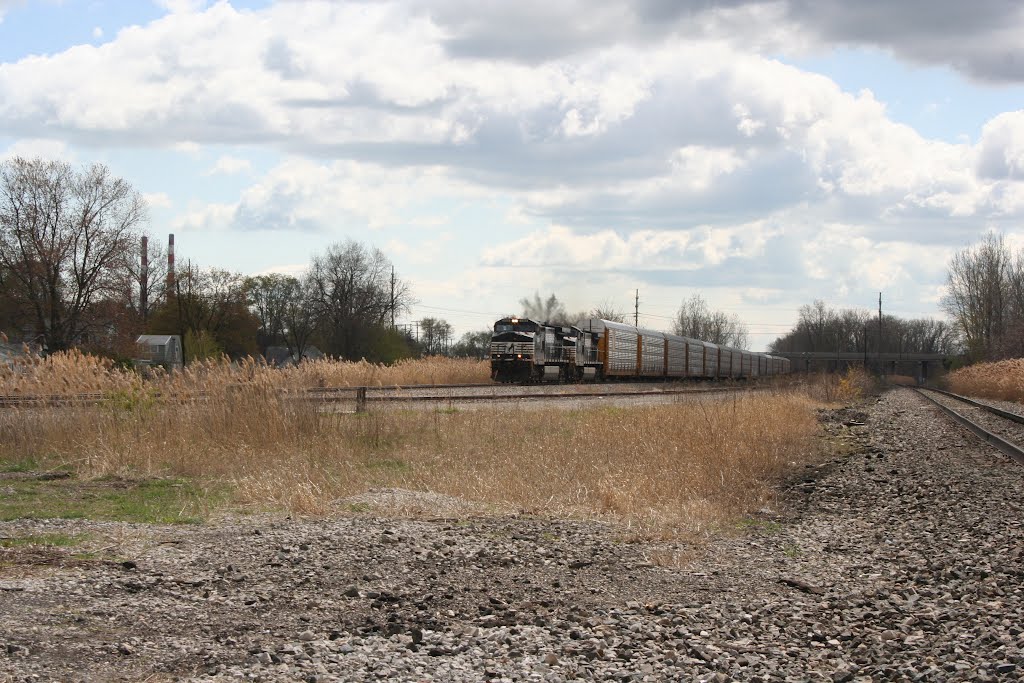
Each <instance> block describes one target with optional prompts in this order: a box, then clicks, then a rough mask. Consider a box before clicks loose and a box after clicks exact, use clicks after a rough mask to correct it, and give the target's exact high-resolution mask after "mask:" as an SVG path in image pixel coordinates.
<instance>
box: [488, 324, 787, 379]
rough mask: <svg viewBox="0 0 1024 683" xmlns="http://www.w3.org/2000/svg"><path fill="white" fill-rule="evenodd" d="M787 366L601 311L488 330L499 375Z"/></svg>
mask: <svg viewBox="0 0 1024 683" xmlns="http://www.w3.org/2000/svg"><path fill="white" fill-rule="evenodd" d="M789 371H790V362H789V360H788V359H786V358H780V357H777V356H772V355H770V354H767V353H755V352H752V351H746V350H743V349H736V348H732V347H729V346H721V345H718V344H712V343H711V342H706V341H701V340H699V339H690V338H689V337H680V336H677V335H673V334H667V333H665V332H658V331H655V330H647V329H644V328H640V327H634V326H632V325H626V324H624V323H617V322H612V321H610V320H603V319H601V318H588V319H586V320H581V321H579V322H578V323H576V324H575V325H570V326H557V325H548V324H545V323H540V322H537V321H536V320H530V319H529V318H518V317H509V318H502V319H501V320H499V321H497V322H496V323H495V324H494V335H493V336H492V337H491V377H492V378H493V379H494V380H496V381H499V382H544V381H547V382H572V381H602V380H609V379H621V380H628V379H658V378H661V379H684V378H694V379H725V378H735V379H739V378H747V377H760V376H768V375H781V374H785V373H788V372H789Z"/></svg>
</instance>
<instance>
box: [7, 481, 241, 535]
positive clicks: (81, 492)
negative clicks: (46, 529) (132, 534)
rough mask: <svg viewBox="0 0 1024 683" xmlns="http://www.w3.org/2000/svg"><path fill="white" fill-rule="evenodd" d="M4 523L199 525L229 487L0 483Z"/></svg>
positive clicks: (179, 483) (172, 483) (224, 499)
mask: <svg viewBox="0 0 1024 683" xmlns="http://www.w3.org/2000/svg"><path fill="white" fill-rule="evenodd" d="M0 487H2V489H3V490H4V493H5V495H4V496H2V497H0V520H4V521H9V520H14V519H96V520H107V521H121V522H141V523H149V524H198V523H200V522H202V521H203V520H204V519H205V518H206V516H207V515H208V514H209V513H210V512H211V511H212V510H213V509H214V508H217V507H220V506H222V505H224V504H225V503H226V502H227V501H228V497H229V491H228V490H227V489H226V487H223V486H220V487H209V488H201V487H199V486H198V485H196V484H195V483H192V482H189V481H186V480H182V479H141V480H130V479H98V480H93V481H80V480H74V479H59V480H40V479H34V478H20V479H6V480H3V479H0Z"/></svg>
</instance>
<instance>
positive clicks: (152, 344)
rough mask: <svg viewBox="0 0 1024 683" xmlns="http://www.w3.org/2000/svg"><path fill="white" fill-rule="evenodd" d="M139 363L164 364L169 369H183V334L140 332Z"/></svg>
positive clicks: (137, 340) (136, 341) (138, 343)
mask: <svg viewBox="0 0 1024 683" xmlns="http://www.w3.org/2000/svg"><path fill="white" fill-rule="evenodd" d="M135 344H136V345H137V346H138V347H139V357H138V358H137V359H136V361H137V363H138V364H139V365H162V366H164V367H165V368H167V369H168V370H181V368H182V358H181V336H180V335H177V334H140V335H139V338H138V339H136V340H135Z"/></svg>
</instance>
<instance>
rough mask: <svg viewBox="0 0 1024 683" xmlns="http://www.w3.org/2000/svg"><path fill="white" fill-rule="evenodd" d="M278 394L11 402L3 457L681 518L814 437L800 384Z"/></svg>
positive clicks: (3, 424)
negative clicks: (388, 402) (591, 403)
mask: <svg viewBox="0 0 1024 683" xmlns="http://www.w3.org/2000/svg"><path fill="white" fill-rule="evenodd" d="M285 396H286V395H283V394H281V393H279V392H271V391H266V390H265V387H262V386H261V385H260V384H258V383H250V384H249V385H247V386H245V387H244V388H242V389H239V388H237V387H230V386H229V387H224V388H221V389H213V390H210V397H209V399H208V400H205V401H197V402H189V403H168V402H164V401H154V400H152V399H151V398H150V397H148V396H147V395H141V396H136V395H131V394H128V395H126V398H125V400H123V401H121V402H109V403H106V404H103V405H101V406H99V407H71V408H50V407H34V408H19V409H8V410H5V411H4V412H3V413H0V437H2V438H0V443H2V445H0V461H7V462H18V461H24V460H26V459H27V460H31V461H33V462H34V463H36V466H37V467H41V468H52V467H66V468H70V469H71V470H73V471H74V472H76V474H77V475H78V476H80V477H85V478H90V477H102V476H110V475H113V476H122V477H136V478H137V477H150V476H174V477H184V478H188V479H190V480H193V481H196V482H205V483H210V484H217V485H228V486H229V487H230V488H231V489H232V490H233V491H234V492H235V500H234V502H235V503H237V504H243V505H251V506H253V507H254V508H261V509H265V508H277V509H287V510H289V511H293V512H298V513H307V514H325V513H328V512H330V511H331V510H332V502H333V501H337V500H339V499H343V498H345V497H347V496H352V495H354V494H359V493H362V492H365V491H367V490H368V489H372V488H384V487H396V488H403V489H411V490H418V491H432V492H436V493H439V494H444V495H449V496H455V497H458V498H461V499H464V500H469V501H478V502H480V503H483V504H485V505H487V506H493V507H494V508H495V509H508V508H513V509H518V510H525V511H528V512H531V513H538V514H551V515H558V516H571V517H606V518H609V519H616V520H619V521H621V522H623V523H625V524H627V525H629V526H630V527H631V528H634V529H636V530H638V531H641V532H643V533H647V532H657V533H662V532H663V531H670V532H672V533H675V532H677V531H680V530H686V531H690V532H694V531H696V532H699V531H701V530H703V529H705V528H707V527H708V525H715V524H718V523H721V522H722V521H723V520H727V519H731V518H733V517H734V516H736V515H740V514H743V513H745V512H748V511H750V510H753V509H757V508H759V507H761V506H763V505H764V504H765V502H766V501H768V500H770V499H771V498H772V496H773V485H774V484H775V483H776V482H777V481H778V480H779V478H780V477H782V476H783V475H784V473H785V471H786V470H787V468H788V467H789V466H791V465H792V464H794V463H797V464H800V463H803V462H805V461H807V460H808V459H810V458H814V457H815V456H816V453H817V450H816V447H815V445H814V435H815V433H816V422H815V418H814V410H813V408H814V406H815V403H814V402H813V401H812V400H811V399H809V398H807V397H806V396H805V395H802V394H800V393H797V392H784V393H777V394H775V395H758V396H748V397H739V398H736V399H734V400H728V401H714V400H708V401H707V402H704V403H680V404H677V405H666V406H657V407H643V408H630V409H621V408H605V409H588V410H582V411H562V410H547V411H535V410H528V409H505V408H502V409H494V410H490V411H487V410H480V411H467V412H451V411H443V410H442V411H437V410H385V411H380V412H371V413H369V414H363V415H351V414H336V413H335V414H331V413H324V412H317V410H316V409H315V406H312V405H310V404H308V403H305V402H297V401H290V400H288V399H287V398H286V397H285ZM780 415H784V416H786V417H785V419H778V417H777V416H780Z"/></svg>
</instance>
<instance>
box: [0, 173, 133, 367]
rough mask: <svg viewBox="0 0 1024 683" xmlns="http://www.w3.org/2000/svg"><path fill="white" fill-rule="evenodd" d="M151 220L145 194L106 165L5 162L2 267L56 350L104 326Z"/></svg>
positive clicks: (0, 191)
mask: <svg viewBox="0 0 1024 683" xmlns="http://www.w3.org/2000/svg"><path fill="white" fill-rule="evenodd" d="M145 220H146V207H145V203H144V202H143V200H142V197H141V196H140V195H139V193H138V192H136V191H135V190H134V189H133V188H132V187H131V185H129V184H128V182H126V181H125V180H122V179H121V178H115V177H114V176H112V175H111V173H110V171H109V170H108V169H107V168H106V167H105V166H102V165H100V164H94V165H92V166H90V167H88V168H85V169H83V170H81V171H76V170H75V169H73V168H72V167H71V166H70V165H69V164H67V163H63V162H57V161H43V160H41V159H33V160H27V159H23V158H21V157H16V158H14V159H11V160H9V161H5V162H3V163H2V164H0V267H2V268H3V270H4V271H5V273H6V276H5V280H6V279H7V278H9V280H8V283H9V284H8V286H9V287H11V288H12V289H13V290H14V291H15V292H16V294H17V296H18V299H19V300H20V301H21V302H23V304H24V306H25V307H26V309H27V310H26V313H27V317H28V318H29V319H31V320H32V323H33V324H34V326H35V328H36V333H37V334H38V335H40V336H41V337H42V339H43V340H44V342H45V344H46V346H47V348H48V349H49V350H51V351H55V350H60V349H66V348H69V347H70V346H72V345H74V344H76V343H79V342H80V341H81V340H82V339H83V337H84V336H85V335H86V334H88V333H89V332H90V331H92V330H95V329H97V328H99V327H101V326H102V325H103V324H104V320H102V319H100V318H99V317H97V316H96V315H94V314H96V313H97V311H96V309H95V306H94V305H95V304H96V303H97V302H98V301H99V300H101V299H109V298H114V297H117V296H118V293H119V291H118V290H119V289H120V285H121V284H122V283H123V282H124V279H125V274H126V272H127V259H128V258H129V256H128V255H129V254H130V253H132V252H133V247H134V245H136V244H137V243H138V242H137V239H138V232H137V231H138V229H139V227H140V226H141V224H142V223H143V222H144V221H145Z"/></svg>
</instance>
